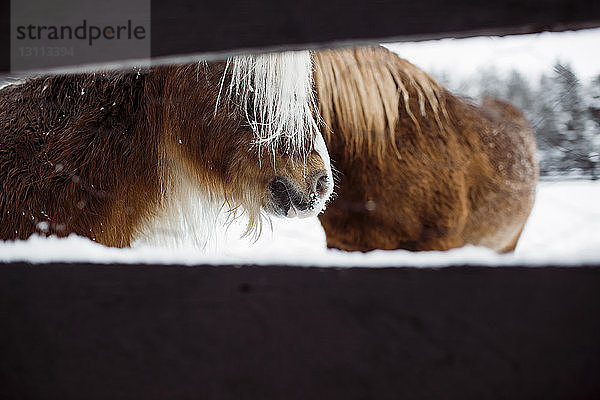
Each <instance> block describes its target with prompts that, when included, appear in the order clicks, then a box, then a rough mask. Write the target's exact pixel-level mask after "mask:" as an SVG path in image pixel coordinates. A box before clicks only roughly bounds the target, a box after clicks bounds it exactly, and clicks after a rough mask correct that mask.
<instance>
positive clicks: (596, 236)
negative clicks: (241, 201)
mask: <svg viewBox="0 0 600 400" xmlns="http://www.w3.org/2000/svg"><path fill="white" fill-rule="evenodd" d="M232 230H233V231H235V229H232ZM229 233H230V234H229V236H234V237H235V238H237V234H233V232H229ZM0 261H30V262H48V261H90V262H102V263H108V262H124V263H134V262H135V263H137V262H148V263H165V264H175V263H181V264H189V265H192V264H206V263H218V264H242V263H244V264H246V263H251V264H260V265H264V264H292V265H304V266H310V265H316V266H338V267H344V266H373V267H378V266H415V267H420V266H446V265H459V264H483V265H523V264H527V265H547V264H567V265H581V264H599V263H600V182H589V181H571V182H542V183H540V184H539V186H538V193H537V199H536V203H535V206H534V210H533V213H532V215H531V217H530V219H529V221H528V223H527V226H526V228H525V231H524V233H523V236H522V238H521V241H520V243H519V245H518V247H517V250H516V252H515V253H514V254H509V255H497V254H495V253H493V252H492V251H490V250H487V249H484V248H477V247H466V248H462V249H456V250H452V251H448V252H421V253H411V252H408V251H401V250H397V251H373V252H370V253H347V252H341V251H334V250H327V249H326V247H325V234H324V232H323V229H322V228H321V226H320V225H319V221H318V220H317V219H307V220H280V219H277V220H274V221H273V229H272V231H271V230H270V229H268V228H267V229H265V231H264V232H263V235H262V236H261V238H260V239H259V240H258V242H256V243H251V242H249V241H248V240H232V239H231V238H230V241H229V242H227V243H226V245H224V246H222V247H221V248H220V249H218V250H216V251H211V252H210V253H209V254H207V253H206V252H204V251H201V250H198V249H194V248H191V247H183V248H175V249H173V248H172V249H164V248H162V249H157V248H151V247H143V246H139V247H135V248H131V249H113V248H107V247H104V246H101V245H99V244H97V243H94V242H92V241H90V240H88V239H85V238H81V237H76V236H71V237H69V238H64V239H58V238H42V237H32V238H30V239H29V240H27V241H17V242H0Z"/></svg>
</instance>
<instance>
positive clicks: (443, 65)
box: [385, 29, 600, 80]
mask: <svg viewBox="0 0 600 400" xmlns="http://www.w3.org/2000/svg"><path fill="white" fill-rule="evenodd" d="M385 46H386V47H388V48H390V49H391V50H393V51H395V52H397V53H398V54H400V55H401V56H402V57H403V58H406V59H407V60H409V61H411V62H412V63H414V64H416V65H418V66H419V67H421V68H422V69H424V70H425V71H428V72H432V73H436V72H437V73H439V72H440V71H447V72H448V73H449V74H450V75H451V76H453V77H454V76H462V77H464V76H468V75H470V74H473V73H474V72H476V71H477V70H478V69H480V68H487V67H490V66H496V68H497V69H498V70H499V71H506V70H510V69H512V68H513V67H514V68H516V69H518V70H519V71H521V72H522V73H524V74H525V75H527V76H529V77H531V78H534V79H535V78H537V77H539V76H540V75H541V74H542V73H543V72H546V73H551V72H552V66H553V65H554V63H555V62H556V61H557V60H560V61H561V62H563V63H570V64H571V66H572V67H573V69H574V70H575V72H576V73H577V74H578V76H579V77H580V78H581V79H582V80H587V79H590V78H592V77H594V76H596V75H598V74H600V29H588V30H581V31H568V32H560V33H549V32H545V33H540V34H532V35H518V36H506V37H476V38H469V39H442V40H432V41H425V42H411V43H392V44H386V45H385Z"/></svg>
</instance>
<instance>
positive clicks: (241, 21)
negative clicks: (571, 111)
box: [0, 0, 600, 74]
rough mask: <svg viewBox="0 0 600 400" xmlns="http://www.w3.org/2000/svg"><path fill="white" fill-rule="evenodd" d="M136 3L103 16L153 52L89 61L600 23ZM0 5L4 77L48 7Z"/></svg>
mask: <svg viewBox="0 0 600 400" xmlns="http://www.w3.org/2000/svg"><path fill="white" fill-rule="evenodd" d="M26 1H28V2H29V1H33V0H26ZM136 1H138V2H140V1H141V3H140V4H142V6H138V7H129V8H128V9H127V10H125V9H124V10H123V11H122V10H121V9H118V10H116V11H117V12H116V13H115V10H114V9H112V10H110V9H109V8H110V7H109V8H106V7H105V8H104V9H103V10H105V11H104V12H106V13H107V15H108V13H112V14H114V15H119V18H120V19H124V20H132V21H136V19H137V20H140V19H142V20H146V21H147V20H148V19H149V22H148V27H147V28H149V29H145V30H144V32H145V34H147V36H145V38H149V39H150V40H149V42H150V43H149V50H148V51H147V53H148V54H147V55H148V57H143V59H142V58H140V57H137V56H135V55H133V56H132V54H133V53H128V52H113V51H103V52H97V53H101V54H99V57H100V58H99V59H95V61H94V63H93V65H92V68H106V67H107V66H108V67H114V66H117V67H118V66H124V65H130V64H131V63H136V62H143V61H148V60H150V61H151V62H153V63H163V62H186V61H193V60H197V59H200V58H207V59H215V58H221V57H224V56H225V55H229V54H233V53H237V52H241V51H244V52H246V51H265V50H280V49H298V48H318V47H325V46H337V45H345V44H365V43H376V42H383V41H409V40H424V39H437V38H445V37H467V36H475V35H507V34H522V33H535V32H541V31H562V30H569V29H582V28H590V27H598V26H600V2H598V1H596V0H520V1H514V0H495V1H488V2H479V1H475V0H453V1H445V0H420V1H405V0H400V1H398V0H378V1H364V0H343V1H341V0H305V1H300V2H285V1H284V2H282V1H279V0H258V1H248V0H229V1H215V2H198V1H192V0H171V1H158V0H156V1H151V0H136ZM1 4H2V5H1V6H0V7H1V8H0V19H1V21H0V22H1V23H0V74H7V73H10V72H11V70H12V72H15V71H14V70H15V68H14V61H15V60H14V58H15V53H14V50H15V49H14V47H15V40H16V39H15V38H16V35H17V34H18V33H17V29H18V28H19V26H20V25H19V24H20V20H21V17H25V20H27V19H28V18H29V17H30V16H35V15H36V13H37V14H43V13H41V12H40V11H39V9H38V11H36V7H23V6H22V4H23V3H21V2H17V1H16V0H13V3H12V8H11V2H9V1H5V0H3V1H2V2H1ZM40 4H41V3H40ZM78 4H79V3H78ZM119 7H121V6H119ZM23 10H24V11H23ZM51 11H52V12H54V11H57V12H58V14H60V15H65V14H66V15H70V14H73V13H74V11H73V10H70V11H69V13H70V14H68V13H65V12H64V11H66V10H56V9H51ZM50 14H52V13H50V12H49V13H48V17H45V15H37V16H41V18H42V21H43V22H46V21H49V22H48V24H50V23H51V22H52V21H51V19H52V18H51V17H50ZM88 14H89V13H88ZM94 14H98V13H96V12H94ZM100 14H102V12H100ZM125 17H127V18H125ZM84 18H85V16H84ZM88 18H93V16H90V17H88ZM38 19H39V18H38ZM111 22H114V21H111ZM25 26H26V25H25ZM43 26H45V25H43ZM148 31H149V32H148ZM23 32H25V30H22V31H21V32H20V33H21V37H22V34H23ZM44 32H45V33H46V34H47V33H48V31H44ZM110 33H111V34H112V31H110ZM11 38H12V39H11ZM111 43H115V41H112V42H111ZM11 44H12V46H11ZM11 47H12V51H13V56H12V58H13V60H12V62H13V68H12V69H11ZM134 53H135V52H134ZM132 57H133V58H132ZM81 64H82V63H81V61H78V60H77V59H74V60H73V62H72V64H69V62H68V61H67V62H66V64H65V63H63V65H61V68H63V69H64V68H75V69H76V68H78V67H79V66H80V65H81ZM84 64H85V63H84ZM88 64H89V63H88ZM88 67H89V65H88ZM27 69H29V70H37V71H46V72H52V71H54V70H56V68H54V69H52V68H48V67H45V66H43V65H42V64H39V65H36V64H35V58H34V60H33V67H32V66H30V67H29V68H25V69H22V70H27Z"/></svg>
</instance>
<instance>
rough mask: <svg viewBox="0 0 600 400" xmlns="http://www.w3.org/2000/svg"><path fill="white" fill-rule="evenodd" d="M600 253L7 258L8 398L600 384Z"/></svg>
mask: <svg viewBox="0 0 600 400" xmlns="http://www.w3.org/2000/svg"><path fill="white" fill-rule="evenodd" d="M599 376H600V266H595V267H590V266H588V267H569V268H566V267H565V268H560V267H535V268H526V267H497V268H489V267H473V266H463V267H448V268H440V269H426V268H342V269H338V268H306V267H290V266H268V267H265V266H261V267H259V266H237V267H233V266H196V267H185V266H156V265H99V264H42V265H31V264H25V263H12V264H0V399H46V398H60V399H165V398H173V399H175V398H177V399H210V398H219V399H240V398H257V399H268V398H273V399H365V398H373V399H400V398H401V399H411V398H415V399H417V398H418V399H421V398H428V399H434V398H440V399H467V398H476V399H487V398H494V399H497V398H505V399H521V398H522V399H525V398H527V399H530V398H543V399H588V398H589V399H592V398H596V399H597V398H600V379H598V377H599Z"/></svg>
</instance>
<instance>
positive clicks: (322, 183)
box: [313, 172, 329, 197]
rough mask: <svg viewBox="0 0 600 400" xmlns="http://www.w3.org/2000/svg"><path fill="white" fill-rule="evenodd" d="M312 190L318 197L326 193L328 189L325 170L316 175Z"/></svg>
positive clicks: (327, 178)
mask: <svg viewBox="0 0 600 400" xmlns="http://www.w3.org/2000/svg"><path fill="white" fill-rule="evenodd" d="M313 190H314V192H316V193H318V194H319V196H320V197H323V196H325V195H326V194H327V191H328V190H329V177H328V176H327V173H326V172H322V173H319V174H317V175H316V177H315V182H314V186H313Z"/></svg>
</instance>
